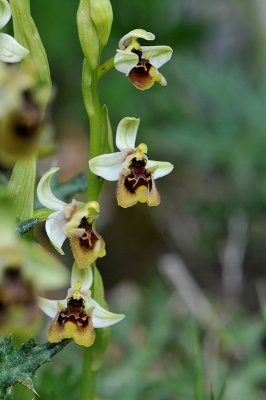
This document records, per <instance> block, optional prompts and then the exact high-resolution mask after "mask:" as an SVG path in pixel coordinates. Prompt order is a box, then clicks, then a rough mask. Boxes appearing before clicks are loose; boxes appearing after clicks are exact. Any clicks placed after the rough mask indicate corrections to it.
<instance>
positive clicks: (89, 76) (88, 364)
mask: <svg viewBox="0 0 266 400" xmlns="http://www.w3.org/2000/svg"><path fill="white" fill-rule="evenodd" d="M97 82H98V78H97V69H96V70H95V71H91V70H90V67H89V64H88V62H87V60H86V59H85V60H84V63H83V71H82V91H83V96H84V103H85V107H86V110H87V113H88V116H89V121H90V148H89V158H93V157H96V156H98V155H100V154H101V144H102V137H101V134H102V129H101V105H100V101H99V97H98V91H97V89H98V88H97ZM101 186H102V182H101V180H100V179H99V178H98V177H97V176H96V175H94V174H93V173H92V172H91V171H90V170H89V173H88V201H93V200H96V201H97V200H98V197H99V194H100V189H101ZM92 358H93V350H92V348H91V347H89V348H85V349H84V356H83V371H82V379H81V387H80V400H93V399H94V394H95V387H96V379H97V372H96V371H93V370H92Z"/></svg>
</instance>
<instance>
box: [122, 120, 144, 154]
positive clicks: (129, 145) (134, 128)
mask: <svg viewBox="0 0 266 400" xmlns="http://www.w3.org/2000/svg"><path fill="white" fill-rule="evenodd" d="M139 121H140V120H139V118H130V117H125V118H123V119H122V120H121V121H120V122H119V124H118V126H117V130H116V147H117V148H118V149H119V150H121V151H123V150H135V142H136V137H137V132H138V127H139Z"/></svg>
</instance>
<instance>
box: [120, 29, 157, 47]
mask: <svg viewBox="0 0 266 400" xmlns="http://www.w3.org/2000/svg"><path fill="white" fill-rule="evenodd" d="M131 38H137V39H145V40H154V39H155V35H154V34H153V33H151V32H147V31H145V30H144V29H133V31H130V32H128V33H127V34H126V35H124V36H123V37H122V38H121V39H120V40H119V43H118V47H119V49H121V50H124V49H125V48H126V47H127V46H128V44H129V42H130V40H131Z"/></svg>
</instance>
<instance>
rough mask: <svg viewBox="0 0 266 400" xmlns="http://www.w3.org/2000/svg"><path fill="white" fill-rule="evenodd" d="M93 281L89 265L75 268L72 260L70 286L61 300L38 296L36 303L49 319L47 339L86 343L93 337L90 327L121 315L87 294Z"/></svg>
mask: <svg viewBox="0 0 266 400" xmlns="http://www.w3.org/2000/svg"><path fill="white" fill-rule="evenodd" d="M92 281H93V273H92V269H91V268H87V269H83V270H81V269H79V268H78V266H77V265H76V263H75V264H74V265H73V269H72V274H71V287H70V288H69V290H68V292H67V296H66V298H65V299H64V300H48V299H44V298H42V297H39V307H40V308H41V310H42V311H43V312H44V313H45V314H46V315H48V316H49V317H50V318H52V319H53V321H52V324H51V326H50V328H49V332H48V340H49V341H50V342H56V343H57V342H60V341H61V340H63V339H64V338H72V339H73V340H74V341H75V342H76V343H77V344H79V345H83V346H86V347H89V346H91V345H92V344H93V342H94V339H95V333H94V328H104V327H107V326H110V325H113V324H115V323H117V322H119V321H121V320H122V319H123V318H124V315H122V314H113V313H111V312H109V311H107V310H105V309H104V308H103V307H101V306H100V305H99V304H98V303H97V302H96V301H95V300H94V299H92V297H91V292H90V288H91V285H92Z"/></svg>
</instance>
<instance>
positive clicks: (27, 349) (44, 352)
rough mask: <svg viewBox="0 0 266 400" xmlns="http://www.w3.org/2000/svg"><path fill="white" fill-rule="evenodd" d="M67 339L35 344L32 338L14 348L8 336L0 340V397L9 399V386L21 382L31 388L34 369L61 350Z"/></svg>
mask: <svg viewBox="0 0 266 400" xmlns="http://www.w3.org/2000/svg"><path fill="white" fill-rule="evenodd" d="M68 343H69V340H64V341H62V342H61V343H56V344H53V343H45V344H41V345H37V344H36V343H35V342H34V340H33V339H31V340H29V341H28V342H27V343H25V344H23V345H22V346H21V347H20V348H16V347H15V346H14V344H13V343H12V340H11V338H10V337H8V338H2V339H1V340H0V398H1V400H9V399H10V398H11V396H10V394H11V388H12V386H14V385H15V384H16V383H21V384H22V385H24V386H26V387H27V388H28V389H30V390H32V391H33V392H34V393H36V392H35V390H34V387H33V382H32V379H33V376H34V374H35V372H36V370H37V369H38V368H39V367H40V366H41V365H42V364H44V363H46V362H47V361H49V360H50V359H51V358H52V357H53V356H54V355H55V354H57V353H58V352H59V351H61V350H62V349H63V348H64V347H65V346H66V345H67V344H68Z"/></svg>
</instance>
